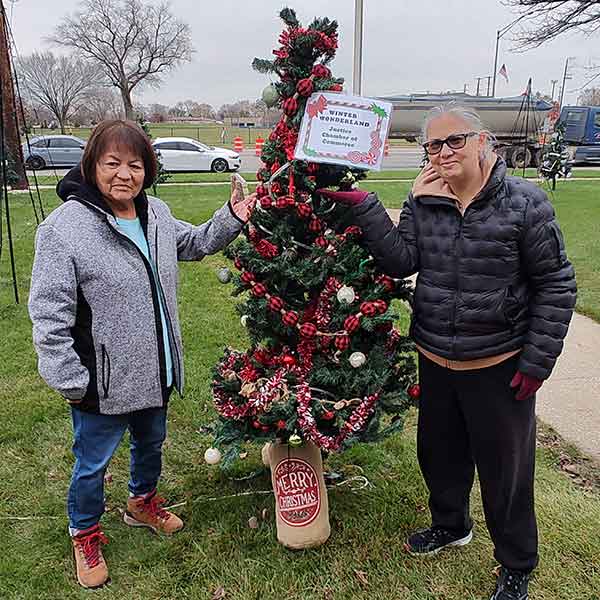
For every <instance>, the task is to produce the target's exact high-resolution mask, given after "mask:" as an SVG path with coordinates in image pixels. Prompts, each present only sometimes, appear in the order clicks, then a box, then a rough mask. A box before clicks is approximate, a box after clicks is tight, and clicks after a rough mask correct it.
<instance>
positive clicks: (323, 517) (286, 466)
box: [262, 442, 331, 550]
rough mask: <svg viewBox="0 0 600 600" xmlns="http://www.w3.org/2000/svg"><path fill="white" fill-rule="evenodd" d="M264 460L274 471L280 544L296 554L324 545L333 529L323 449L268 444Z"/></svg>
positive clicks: (312, 446)
mask: <svg viewBox="0 0 600 600" xmlns="http://www.w3.org/2000/svg"><path fill="white" fill-rule="evenodd" d="M262 459H263V463H264V464H265V465H266V466H268V467H269V468H270V469H271V482H272V485H273V492H274V494H275V512H276V515H277V539H278V540H279V542H280V543H281V544H283V545H284V546H285V547H286V548H291V549H293V550H301V549H303V548H314V547H316V546H321V545H322V544H324V543H325V542H326V541H327V539H328V538H329V535H330V534H331V527H330V525H329V503H328V501H327V488H326V487H325V479H324V478H323V461H322V460H321V451H320V450H319V448H317V446H315V445H314V444H313V443H310V442H308V443H304V444H303V445H302V446H300V447H298V448H293V447H291V446H289V445H287V444H280V443H272V444H265V446H264V447H263V449H262Z"/></svg>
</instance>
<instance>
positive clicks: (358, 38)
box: [352, 0, 364, 96]
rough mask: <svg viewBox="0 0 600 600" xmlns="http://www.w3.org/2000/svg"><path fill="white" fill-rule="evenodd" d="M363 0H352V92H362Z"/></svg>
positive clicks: (358, 94)
mask: <svg viewBox="0 0 600 600" xmlns="http://www.w3.org/2000/svg"><path fill="white" fill-rule="evenodd" d="M363 1H364V0H354V65H353V68H352V93H353V94H355V95H356V96H360V95H361V94H362V47H363V15H364V6H363Z"/></svg>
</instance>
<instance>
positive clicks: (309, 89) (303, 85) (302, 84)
mask: <svg viewBox="0 0 600 600" xmlns="http://www.w3.org/2000/svg"><path fill="white" fill-rule="evenodd" d="M314 89H315V85H314V83H313V82H312V79H310V78H306V79H301V80H300V81H299V82H298V85H297V86H296V91H297V92H298V93H299V94H300V95H301V96H310V95H311V94H312V93H313V90H314Z"/></svg>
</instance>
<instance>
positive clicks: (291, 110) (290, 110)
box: [283, 97, 298, 117]
mask: <svg viewBox="0 0 600 600" xmlns="http://www.w3.org/2000/svg"><path fill="white" fill-rule="evenodd" d="M297 110H298V101H297V100H296V98H294V97H292V98H287V100H285V101H284V103H283V112H284V113H285V114H286V115H287V116H288V117H293V116H294V115H295V114H296V111H297Z"/></svg>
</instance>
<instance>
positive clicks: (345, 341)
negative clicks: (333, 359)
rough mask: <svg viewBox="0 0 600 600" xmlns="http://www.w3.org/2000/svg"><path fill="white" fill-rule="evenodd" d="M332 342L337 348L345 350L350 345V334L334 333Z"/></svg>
mask: <svg viewBox="0 0 600 600" xmlns="http://www.w3.org/2000/svg"><path fill="white" fill-rule="evenodd" d="M334 344H335V347H336V348H337V349H338V350H346V349H347V348H348V347H349V346H350V336H349V335H346V334H345V333H344V334H342V335H336V336H335V342H334Z"/></svg>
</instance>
